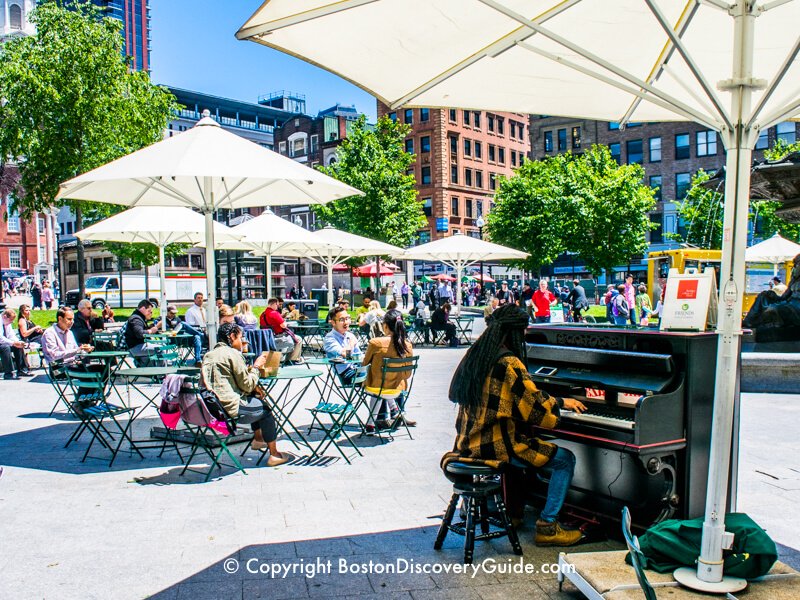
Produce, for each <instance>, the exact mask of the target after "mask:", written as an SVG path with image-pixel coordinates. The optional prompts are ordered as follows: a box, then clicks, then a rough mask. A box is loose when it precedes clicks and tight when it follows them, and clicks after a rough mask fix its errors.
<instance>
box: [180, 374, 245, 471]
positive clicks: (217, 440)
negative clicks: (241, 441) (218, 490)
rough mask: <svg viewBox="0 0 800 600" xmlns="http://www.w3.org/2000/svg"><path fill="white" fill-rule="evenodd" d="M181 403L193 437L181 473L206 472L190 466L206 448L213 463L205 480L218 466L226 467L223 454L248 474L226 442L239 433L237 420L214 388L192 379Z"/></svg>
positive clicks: (187, 427) (187, 385)
mask: <svg viewBox="0 0 800 600" xmlns="http://www.w3.org/2000/svg"><path fill="white" fill-rule="evenodd" d="M178 402H179V404H180V413H181V420H182V421H183V423H184V425H186V429H187V430H188V431H189V432H190V433H191V436H192V439H191V442H189V443H190V445H191V446H192V452H191V454H190V455H189V458H188V459H187V460H186V463H185V464H184V466H183V471H181V475H183V474H184V473H186V471H194V472H195V473H200V474H203V471H200V470H198V469H191V468H190V465H191V464H192V460H194V457H195V455H196V454H197V451H198V450H202V451H203V452H204V453H205V454H206V455H207V456H208V457H209V458H210V459H211V466H210V467H209V468H208V471H206V472H205V476H206V478H205V481H208V480H209V479H210V478H211V473H212V472H213V471H214V467H217V468H218V469H220V470H221V469H222V465H223V463H222V462H221V461H220V459H221V458H222V456H223V454H227V455H228V457H229V458H230V459H231V460H232V461H233V464H232V465H231V466H233V467H235V468H236V470H237V471H241V472H242V473H244V474H245V475H247V472H246V471H245V470H244V467H242V464H241V463H240V462H239V460H238V459H237V458H236V457H235V456H234V455H233V453H232V452H231V451H230V449H229V448H228V444H227V441H226V439H227V438H228V437H229V436H232V435H234V434H235V433H236V421H235V420H234V419H232V418H231V417H229V416H228V415H227V413H226V412H225V409H224V408H223V407H222V405H221V404H220V402H219V399H218V398H217V395H216V394H215V393H214V392H212V391H211V390H207V389H205V388H201V387H200V382H199V378H191V379H186V380H185V381H184V387H183V388H181V393H180V394H179V395H178Z"/></svg>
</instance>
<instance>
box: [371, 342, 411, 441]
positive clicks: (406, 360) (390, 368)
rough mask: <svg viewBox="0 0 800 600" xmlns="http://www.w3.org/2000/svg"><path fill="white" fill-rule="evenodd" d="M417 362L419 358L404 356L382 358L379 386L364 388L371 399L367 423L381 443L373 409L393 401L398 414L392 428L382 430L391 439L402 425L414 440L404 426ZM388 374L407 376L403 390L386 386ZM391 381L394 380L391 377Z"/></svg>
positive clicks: (381, 438) (406, 426) (381, 437)
mask: <svg viewBox="0 0 800 600" xmlns="http://www.w3.org/2000/svg"><path fill="white" fill-rule="evenodd" d="M418 362H419V356H405V357H403V358H384V359H383V365H382V366H381V384H380V386H379V387H365V388H364V393H365V395H366V396H367V397H368V398H371V401H370V402H369V415H368V416H367V421H366V422H367V423H368V424H371V425H373V426H375V433H377V434H378V437H379V438H380V440H381V441H383V436H382V435H381V433H382V431H381V430H379V429H378V427H377V424H376V419H375V416H374V412H375V410H374V409H375V408H376V407H378V405H379V403H382V402H385V401H387V400H395V401H396V402H397V408H398V409H399V411H400V412H399V413H398V414H397V415H396V417H395V418H394V421H392V426H391V427H390V428H389V429H388V430H383V431H384V432H386V433H387V434H388V435H389V439H393V436H392V433H394V432H396V431H397V430H398V429H399V428H400V425H401V424H402V425H403V427H405V429H406V433H407V434H408V437H409V438H410V439H414V438H413V436H412V435H411V430H410V429H409V428H408V425H407V424H406V420H405V418H404V416H405V406H406V402H408V396H409V395H410V394H411V385H412V384H413V381H414V372H415V371H416V370H417V363H418ZM389 373H396V374H398V376H399V375H400V374H407V376H406V378H405V381H406V387H405V389H400V388H391V387H388V385H387V382H386V380H387V377H386V376H387V374H389ZM391 379H394V377H392V378H391ZM365 403H366V402H365Z"/></svg>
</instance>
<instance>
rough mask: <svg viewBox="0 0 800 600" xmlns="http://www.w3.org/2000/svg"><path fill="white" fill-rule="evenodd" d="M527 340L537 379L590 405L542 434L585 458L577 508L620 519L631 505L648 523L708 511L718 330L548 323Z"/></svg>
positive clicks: (574, 500)
mask: <svg viewBox="0 0 800 600" xmlns="http://www.w3.org/2000/svg"><path fill="white" fill-rule="evenodd" d="M525 341H526V354H527V368H528V371H529V373H530V375H531V377H532V378H533V380H534V381H535V382H536V385H537V386H538V387H539V388H540V389H543V390H545V391H547V392H549V393H550V394H552V395H554V396H569V397H572V398H576V399H578V400H580V401H581V402H583V403H584V404H585V405H586V406H587V407H588V410H587V411H586V412H585V413H583V414H578V413H574V412H570V411H562V412H561V420H560V422H559V424H558V426H557V427H556V429H553V430H547V429H541V430H538V431H537V432H536V435H537V436H539V437H542V438H543V439H549V440H552V441H554V442H555V443H557V444H558V445H559V446H563V447H565V448H568V449H570V450H571V451H572V452H573V453H574V454H575V456H576V458H577V464H576V466H575V476H574V478H573V481H572V485H571V488H570V491H569V494H568V497H567V510H570V509H572V510H573V512H577V513H584V515H585V516H589V517H594V518H595V519H597V520H599V521H608V520H609V519H610V520H611V521H618V520H619V518H620V512H621V509H622V506H628V507H629V508H630V510H631V513H632V516H633V522H634V524H636V525H638V526H640V527H648V526H649V525H651V524H653V523H655V522H658V521H661V520H664V519H667V518H681V519H689V518H694V517H699V516H702V515H703V512H704V509H705V495H706V482H707V477H708V459H709V447H710V438H711V419H712V404H713V398H714V376H715V366H716V356H717V354H716V351H717V335H716V334H714V333H677V332H660V331H657V330H654V329H648V328H615V327H609V326H606V325H603V326H587V325H568V324H564V325H551V324H543V325H534V326H532V327H529V328H528V330H527V332H526V337H525ZM535 493H536V494H537V495H540V496H541V495H543V494H545V493H546V482H541V485H540V486H538V487H537V489H536V490H535Z"/></svg>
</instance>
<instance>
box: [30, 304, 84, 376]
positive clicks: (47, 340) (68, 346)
mask: <svg viewBox="0 0 800 600" xmlns="http://www.w3.org/2000/svg"><path fill="white" fill-rule="evenodd" d="M74 322H75V313H73V312H72V309H71V308H68V307H66V306H62V307H61V308H59V309H58V311H57V312H56V323H55V324H54V325H52V326H51V327H48V328H47V329H45V332H44V335H43V336H42V354H44V358H45V360H46V361H47V362H48V363H52V362H55V361H62V362H63V363H65V364H69V363H72V362H74V361H75V357H76V356H77V355H78V352H80V351H81V350H84V351H86V352H91V351H92V349H93V348H92V346H90V345H89V344H84V345H83V346H79V345H78V342H76V341H75V336H74V335H73V334H72V331H71V329H72V324H73V323H74Z"/></svg>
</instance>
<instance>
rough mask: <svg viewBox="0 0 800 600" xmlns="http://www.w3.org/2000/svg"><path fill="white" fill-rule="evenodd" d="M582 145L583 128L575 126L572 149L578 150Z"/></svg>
mask: <svg viewBox="0 0 800 600" xmlns="http://www.w3.org/2000/svg"><path fill="white" fill-rule="evenodd" d="M519 139H522V136H520V138H519ZM580 147H581V128H580V127H573V128H572V149H573V150H578V149H579V148H580ZM520 162H521V161H520Z"/></svg>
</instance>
